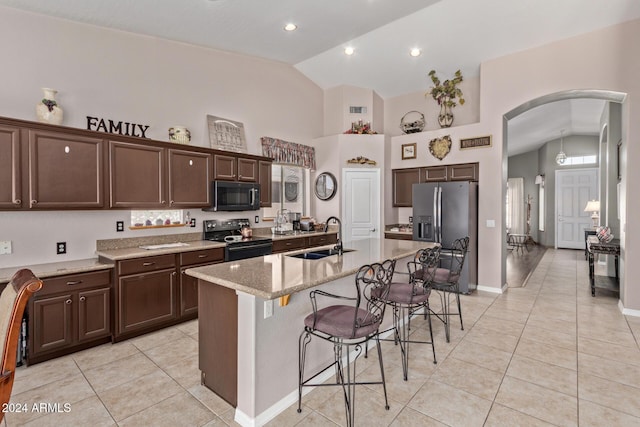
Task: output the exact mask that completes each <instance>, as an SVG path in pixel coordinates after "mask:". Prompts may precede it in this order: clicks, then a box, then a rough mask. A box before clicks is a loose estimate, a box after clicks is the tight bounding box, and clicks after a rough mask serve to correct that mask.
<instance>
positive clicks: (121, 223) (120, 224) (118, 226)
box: [116, 221, 124, 231]
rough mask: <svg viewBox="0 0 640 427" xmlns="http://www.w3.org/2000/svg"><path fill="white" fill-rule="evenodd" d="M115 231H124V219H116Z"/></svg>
mask: <svg viewBox="0 0 640 427" xmlns="http://www.w3.org/2000/svg"><path fill="white" fill-rule="evenodd" d="M116 231H124V221H116Z"/></svg>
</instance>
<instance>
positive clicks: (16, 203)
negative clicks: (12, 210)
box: [13, 199, 22, 205]
mask: <svg viewBox="0 0 640 427" xmlns="http://www.w3.org/2000/svg"><path fill="white" fill-rule="evenodd" d="M13 204H14V205H21V204H22V200H20V199H15V200H14V201H13Z"/></svg>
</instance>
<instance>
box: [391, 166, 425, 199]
mask: <svg viewBox="0 0 640 427" xmlns="http://www.w3.org/2000/svg"><path fill="white" fill-rule="evenodd" d="M392 175H393V206H394V207H411V206H413V201H412V195H411V192H412V190H413V189H412V186H413V184H416V183H419V182H420V169H419V168H410V169H394V170H393V171H392Z"/></svg>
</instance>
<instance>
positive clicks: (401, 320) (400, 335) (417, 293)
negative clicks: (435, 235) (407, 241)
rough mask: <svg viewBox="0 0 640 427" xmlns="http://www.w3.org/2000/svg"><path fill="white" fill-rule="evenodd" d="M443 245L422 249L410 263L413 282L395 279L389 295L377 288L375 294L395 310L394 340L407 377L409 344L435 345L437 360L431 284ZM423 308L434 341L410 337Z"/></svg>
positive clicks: (434, 351) (408, 267) (408, 266)
mask: <svg viewBox="0 0 640 427" xmlns="http://www.w3.org/2000/svg"><path fill="white" fill-rule="evenodd" d="M439 256H440V247H439V246H438V247H434V248H426V249H420V250H419V251H418V252H417V253H416V255H415V256H414V260H413V261H409V262H408V263H407V270H408V272H409V281H408V282H407V283H401V282H391V285H390V286H389V292H388V294H387V296H386V297H385V296H384V295H382V294H380V295H379V294H378V293H379V292H380V291H379V290H377V289H376V290H375V291H374V296H376V297H377V298H379V299H380V300H382V301H384V302H385V303H386V304H388V305H389V306H391V308H392V309H393V328H392V329H393V333H394V338H393V341H394V342H395V343H396V345H399V346H400V354H401V356H402V373H403V375H404V380H405V381H407V380H408V377H409V344H410V343H416V344H431V351H432V352H433V363H437V360H436V349H435V345H434V342H433V330H432V329H431V309H430V308H429V296H430V295H431V284H432V281H433V276H434V275H435V272H436V267H437V266H438V258H439ZM420 309H423V310H424V315H425V318H426V320H427V324H428V325H429V336H430V337H431V340H430V341H418V340H412V339H410V337H409V330H410V329H411V317H412V316H414V315H415V314H417V312H418V311H419V310H420Z"/></svg>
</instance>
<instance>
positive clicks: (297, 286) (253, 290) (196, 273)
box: [186, 239, 433, 300]
mask: <svg viewBox="0 0 640 427" xmlns="http://www.w3.org/2000/svg"><path fill="white" fill-rule="evenodd" d="M430 245H433V244H432V243H428V242H416V241H404V240H388V239H363V240H356V241H353V242H345V243H344V248H345V249H353V251H351V252H345V253H344V254H343V255H342V256H338V255H332V256H328V257H326V258H322V259H317V260H307V259H301V258H293V257H291V256H289V255H294V254H297V253H303V252H312V251H314V250H319V249H321V248H331V247H333V245H330V246H326V247H317V248H310V249H304V250H299V251H292V252H285V253H279V254H274V255H267V256H264V257H258V258H250V259H245V260H241V261H234V262H227V263H224V264H216V265H210V266H205V267H198V268H190V269H188V270H187V271H186V274H188V275H190V276H193V277H197V278H198V279H200V280H203V281H205V282H209V283H215V284H216V285H220V286H224V287H227V288H230V289H234V290H236V291H241V292H245V293H247V294H250V295H254V296H257V297H260V298H263V299H266V300H270V299H274V298H278V297H281V296H285V295H289V294H293V293H296V292H300V291H303V290H305V289H309V288H312V287H314V286H317V285H320V284H323V283H327V282H331V281H333V280H336V279H340V278H342V277H346V276H350V275H353V274H355V273H356V272H357V271H358V269H359V268H360V267H361V266H362V265H364V264H371V263H374V262H380V261H384V260H386V259H399V258H403V257H407V256H413V255H414V254H415V253H416V251H417V250H418V249H421V248H425V247H428V246H430Z"/></svg>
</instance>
